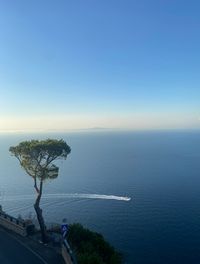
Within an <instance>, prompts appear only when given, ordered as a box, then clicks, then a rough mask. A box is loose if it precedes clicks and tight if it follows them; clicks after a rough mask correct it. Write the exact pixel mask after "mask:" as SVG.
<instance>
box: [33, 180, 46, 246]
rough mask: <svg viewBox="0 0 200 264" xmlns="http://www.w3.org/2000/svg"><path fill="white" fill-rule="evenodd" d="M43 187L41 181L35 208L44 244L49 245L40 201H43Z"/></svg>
mask: <svg viewBox="0 0 200 264" xmlns="http://www.w3.org/2000/svg"><path fill="white" fill-rule="evenodd" d="M42 186H43V182H42V180H41V181H40V189H39V192H38V195H37V198H36V200H35V204H34V208H35V212H36V215H37V219H38V223H39V225H40V231H41V238H42V242H43V243H47V240H48V239H47V232H46V226H45V223H44V218H43V216H42V209H41V208H40V200H41V196H42Z"/></svg>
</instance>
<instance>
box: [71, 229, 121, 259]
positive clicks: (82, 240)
mask: <svg viewBox="0 0 200 264" xmlns="http://www.w3.org/2000/svg"><path fill="white" fill-rule="evenodd" d="M68 240H69V242H70V244H71V246H72V248H73V249H74V250H75V252H76V255H77V261H78V263H79V264H121V263H122V258H121V255H120V254H119V253H118V252H116V250H115V249H114V248H113V247H112V246H111V245H110V244H109V243H108V242H106V241H105V240H104V238H103V236H102V235H101V234H99V233H96V232H92V231H90V230H89V229H85V228H83V226H82V225H81V224H72V225H71V226H70V229H69V235H68Z"/></svg>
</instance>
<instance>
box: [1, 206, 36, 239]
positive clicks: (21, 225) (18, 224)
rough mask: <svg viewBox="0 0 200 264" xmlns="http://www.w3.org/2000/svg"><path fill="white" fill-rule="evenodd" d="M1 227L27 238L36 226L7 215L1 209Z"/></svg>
mask: <svg viewBox="0 0 200 264" xmlns="http://www.w3.org/2000/svg"><path fill="white" fill-rule="evenodd" d="M0 225H1V226H3V227H5V228H7V229H10V230H12V231H14V232H16V233H18V234H20V235H22V236H27V235H28V234H29V233H30V230H31V229H34V225H33V224H30V223H28V222H27V221H25V220H23V219H17V218H15V217H13V216H10V215H8V214H6V213H5V212H4V211H2V208H1V207H0Z"/></svg>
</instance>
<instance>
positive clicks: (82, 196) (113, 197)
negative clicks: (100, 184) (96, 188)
mask: <svg viewBox="0 0 200 264" xmlns="http://www.w3.org/2000/svg"><path fill="white" fill-rule="evenodd" d="M34 197H35V196H34V195H15V196H6V195H4V196H3V197H2V198H1V200H3V201H22V200H33V199H34ZM65 198H69V199H70V198H72V199H73V198H79V199H102V200H116V201H125V202H128V201H130V200H131V197H127V196H117V195H106V194H91V193H52V194H50V193H49V194H44V195H43V196H42V200H44V199H45V200H46V199H65Z"/></svg>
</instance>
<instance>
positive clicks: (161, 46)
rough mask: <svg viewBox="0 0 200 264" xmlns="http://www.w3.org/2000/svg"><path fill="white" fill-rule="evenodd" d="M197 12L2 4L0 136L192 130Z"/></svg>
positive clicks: (147, 4)
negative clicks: (34, 132) (86, 130)
mask: <svg viewBox="0 0 200 264" xmlns="http://www.w3.org/2000/svg"><path fill="white" fill-rule="evenodd" d="M199 13H200V2H199V1H194V0H190V1H182V0H175V1H174V0H167V1H164V0H163V1H161V0H151V1H149V0H137V1H136V0H95V1H94V0H84V1H82V0H77V1H76V0H75V1H69V0H58V1H55V0H48V1H47V0H40V1H39V0H34V1H33V0H30V1H26V0H16V1H14V0H10V1H8V0H1V1H0V131H7V130H9V131H12V130H13V131H15V130H38V131H39V130H45V129H48V130H49V129H56V130H66V129H82V128H83V129H84V128H93V127H103V128H120V129H160V128H161V129H163V128H164V129H165V128H166V129H169V128H200V78H199V72H200V16H199Z"/></svg>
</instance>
